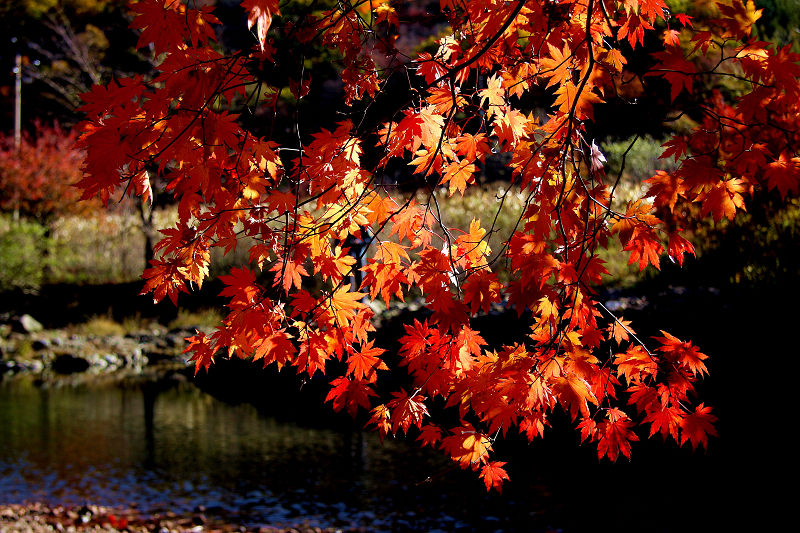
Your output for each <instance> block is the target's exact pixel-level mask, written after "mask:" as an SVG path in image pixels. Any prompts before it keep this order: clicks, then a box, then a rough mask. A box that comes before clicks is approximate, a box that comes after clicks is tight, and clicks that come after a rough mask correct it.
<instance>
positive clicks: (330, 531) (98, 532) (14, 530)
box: [0, 503, 366, 533]
mask: <svg viewBox="0 0 800 533" xmlns="http://www.w3.org/2000/svg"><path fill="white" fill-rule="evenodd" d="M0 531H2V532H3V533H45V532H47V533H50V532H53V531H58V532H64V533H72V532H74V533H78V532H81V533H122V532H128V533H137V532H141V533H145V532H146V533H151V532H158V533H200V532H204V533H233V532H237V533H358V532H360V531H366V530H364V529H353V528H348V529H341V528H319V527H310V526H306V525H303V524H298V525H296V526H294V527H272V526H257V527H245V526H242V525H241V524H238V523H236V522H235V521H226V520H221V519H219V518H208V517H207V516H206V515H205V514H204V512H203V510H202V509H198V510H197V512H195V513H192V514H189V515H177V514H175V513H171V512H165V513H156V514H152V515H142V514H140V513H139V512H138V511H137V510H136V509H135V508H129V509H113V508H110V507H102V506H97V505H84V506H82V507H79V508H76V507H64V506H53V507H51V506H48V505H44V504H40V503H34V504H28V505H0Z"/></svg>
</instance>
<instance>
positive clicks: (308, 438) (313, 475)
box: [0, 383, 528, 530]
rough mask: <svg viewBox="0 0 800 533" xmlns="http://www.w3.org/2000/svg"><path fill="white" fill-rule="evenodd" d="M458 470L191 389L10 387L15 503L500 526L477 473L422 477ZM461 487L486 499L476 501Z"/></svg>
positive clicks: (427, 526) (0, 404) (291, 520)
mask: <svg viewBox="0 0 800 533" xmlns="http://www.w3.org/2000/svg"><path fill="white" fill-rule="evenodd" d="M448 466H449V464H448V463H447V462H445V461H444V459H443V458H442V457H440V455H438V454H437V453H435V452H429V451H427V450H420V449H418V448H416V447H413V446H409V447H406V446H404V445H403V444H402V443H397V442H387V443H384V444H383V445H381V443H380V441H379V440H378V439H377V438H376V437H375V436H374V435H372V434H367V435H363V436H362V435H361V434H359V433H354V434H342V433H338V432H334V431H330V430H320V429H306V428H301V427H297V426H294V425H291V424H287V423H277V422H275V421H274V420H271V419H267V418H264V417H262V416H259V414H258V413H257V412H256V410H255V409H254V408H252V407H251V406H248V405H239V406H232V405H228V404H224V403H222V402H219V401H217V400H215V399H214V398H212V397H210V396H207V395H204V394H203V393H201V392H199V391H197V390H196V389H193V388H191V387H188V388H185V389H180V390H177V389H170V390H166V391H158V390H156V389H153V388H145V389H118V388H100V389H97V388H91V389H76V388H49V389H48V388H38V387H35V386H33V385H30V384H24V383H21V384H14V385H13V386H9V385H0V502H3V503H21V502H25V501H43V502H50V503H65V504H76V505H80V504H83V503H85V502H90V503H97V504H102V505H110V506H126V505H129V504H131V503H134V504H135V505H138V507H139V508H140V509H141V510H142V511H143V512H155V511H167V510H170V511H176V512H190V511H192V510H193V509H195V508H196V507H197V506H200V505H202V506H205V507H206V508H207V509H209V512H214V511H215V510H216V511H218V512H225V513H227V512H236V513H240V519H241V520H242V521H243V522H244V523H250V524H256V523H269V524H273V525H280V524H287V525H289V524H297V523H302V522H308V523H310V524H311V525H319V526H331V525H341V526H365V527H368V528H370V529H398V528H399V529H404V528H410V529H419V530H431V529H437V528H438V529H444V530H454V529H457V528H458V526H464V527H471V526H467V524H468V523H472V524H474V523H485V524H486V525H491V524H493V523H494V522H496V521H498V520H499V519H498V518H496V517H495V516H492V515H491V513H487V512H485V510H483V509H482V505H483V504H482V502H481V499H483V500H486V499H487V497H486V496H484V495H483V494H482V492H481V487H480V486H479V485H478V482H477V481H476V480H475V479H474V476H472V475H470V474H464V475H461V473H460V472H455V473H448V475H446V476H441V480H437V481H435V482H434V483H427V484H423V485H420V484H419V481H421V480H422V479H424V478H425V477H426V476H427V475H430V474H435V473H436V472H441V471H443V470H445V469H447V468H448ZM465 480H469V481H468V482H467V483H465ZM447 484H450V485H449V486H448V485H447ZM456 484H458V485H460V486H456ZM465 484H466V485H468V486H464V485H465ZM459 492H465V493H469V494H472V495H477V496H478V497H479V499H478V501H477V502H474V504H471V505H464V503H463V501H462V500H461V499H460V498H459V496H458V494H459ZM490 497H494V496H490ZM504 512H507V511H504ZM524 512H528V511H524Z"/></svg>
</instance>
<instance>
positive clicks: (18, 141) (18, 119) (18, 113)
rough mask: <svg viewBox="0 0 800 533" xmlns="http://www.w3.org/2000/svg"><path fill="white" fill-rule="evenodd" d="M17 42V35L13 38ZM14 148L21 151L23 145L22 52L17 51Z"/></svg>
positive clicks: (12, 40)
mask: <svg viewBox="0 0 800 533" xmlns="http://www.w3.org/2000/svg"><path fill="white" fill-rule="evenodd" d="M11 42H12V43H16V42H17V38H16V37H12V38H11ZM14 78H15V80H14V149H15V150H16V151H17V153H19V149H20V146H22V54H20V53H19V52H17V55H16V57H15V65H14Z"/></svg>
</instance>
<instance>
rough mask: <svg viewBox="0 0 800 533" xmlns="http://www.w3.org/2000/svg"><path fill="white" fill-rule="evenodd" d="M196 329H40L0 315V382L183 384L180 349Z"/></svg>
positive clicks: (32, 323)
mask: <svg viewBox="0 0 800 533" xmlns="http://www.w3.org/2000/svg"><path fill="white" fill-rule="evenodd" d="M194 333H195V329H194V328H190V327H186V328H173V329H167V328H166V327H163V326H159V325H157V324H154V325H153V326H152V327H151V328H149V329H142V330H137V331H132V332H128V333H110V334H95V333H86V332H81V331H76V330H75V329H70V328H62V329H45V328H44V327H42V325H41V324H40V323H39V322H38V321H37V320H36V319H35V318H33V317H31V316H30V315H22V316H19V317H8V316H7V317H0V380H3V379H9V378H13V377H14V376H19V375H28V376H30V375H33V376H34V377H36V378H37V379H38V380H40V381H41V382H43V383H50V382H53V383H64V384H73V385H78V384H83V383H89V382H91V383H103V382H126V381H142V382H147V381H154V380H155V381H159V380H163V379H168V380H175V381H181V382H182V381H186V380H187V379H188V376H190V375H191V372H190V371H189V369H188V367H187V364H186V359H185V356H184V355H183V353H182V352H183V349H184V347H185V345H186V341H185V338H186V337H189V336H191V335H194Z"/></svg>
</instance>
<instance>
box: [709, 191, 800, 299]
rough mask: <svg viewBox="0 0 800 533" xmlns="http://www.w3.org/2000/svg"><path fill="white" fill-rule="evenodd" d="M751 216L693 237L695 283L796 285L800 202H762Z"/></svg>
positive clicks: (799, 263) (799, 265) (799, 271)
mask: <svg viewBox="0 0 800 533" xmlns="http://www.w3.org/2000/svg"><path fill="white" fill-rule="evenodd" d="M762 205H763V207H754V210H753V211H752V212H751V213H746V214H745V213H742V215H741V216H737V217H736V219H735V220H734V221H733V222H728V221H725V222H723V223H722V224H720V225H719V227H712V226H710V225H703V226H701V227H699V228H698V229H697V230H696V231H695V235H694V239H693V241H694V242H695V243H696V246H697V251H698V257H699V258H700V261H699V264H698V265H696V267H695V268H694V269H693V270H694V273H695V275H696V277H699V278H701V279H704V280H708V281H709V282H712V283H713V282H717V283H719V282H728V283H731V284H736V285H746V286H768V285H773V286H775V285H783V284H786V283H796V282H797V280H798V279H800V248H798V246H797V243H798V242H800V199H797V198H794V199H791V200H789V201H787V202H786V204H785V205H783V206H780V207H779V205H780V204H778V203H776V202H769V201H766V200H765V201H764V202H763V204H762Z"/></svg>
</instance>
